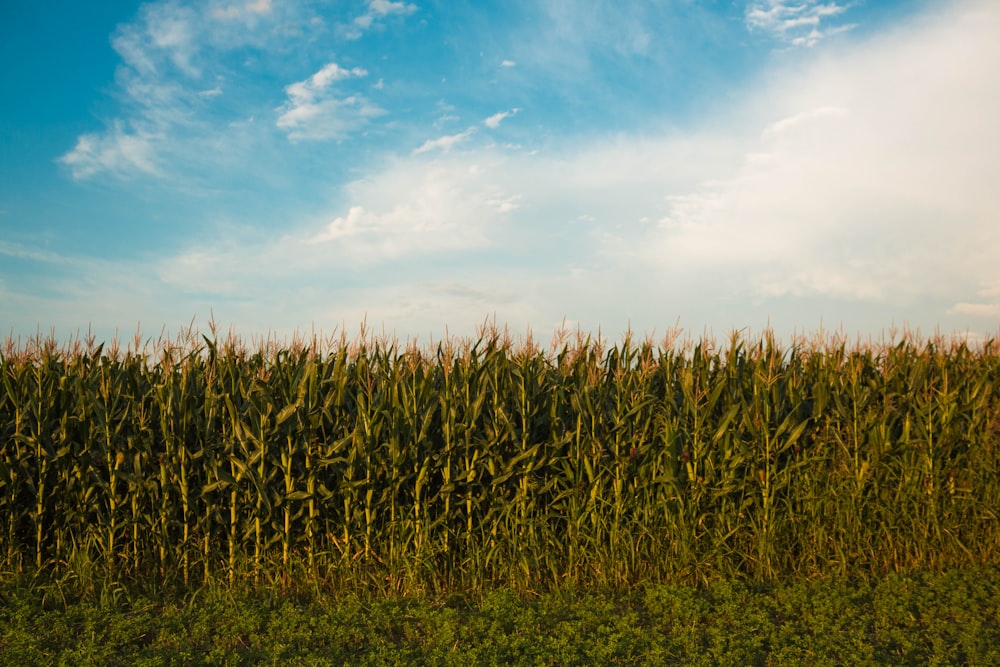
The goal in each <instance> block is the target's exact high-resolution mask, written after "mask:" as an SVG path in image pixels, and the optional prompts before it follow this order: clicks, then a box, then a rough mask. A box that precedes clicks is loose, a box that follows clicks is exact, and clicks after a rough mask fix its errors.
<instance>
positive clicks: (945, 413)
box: [0, 331, 1000, 590]
mask: <svg viewBox="0 0 1000 667" xmlns="http://www.w3.org/2000/svg"><path fill="white" fill-rule="evenodd" d="M327 347H328V349H321V346H320V345H318V344H317V343H316V342H315V341H313V343H312V344H308V345H306V344H302V343H301V342H297V343H295V344H292V345H287V346H275V345H258V346H257V348H256V349H249V350H248V349H247V347H246V346H245V345H244V344H242V343H240V342H239V341H238V340H236V339H233V338H232V337H230V338H229V339H227V340H225V341H222V342H220V341H219V340H218V339H213V338H208V337H200V338H197V337H194V336H188V337H186V338H184V339H183V340H182V341H174V342H173V343H167V344H159V345H157V346H155V349H154V350H153V351H152V352H151V351H150V350H149V349H148V348H143V349H141V350H129V351H126V352H121V351H120V350H118V349H114V350H110V351H106V350H104V349H103V348H102V347H101V346H94V345H93V344H92V342H91V344H89V345H86V346H81V345H79V344H78V345H77V346H76V347H75V348H74V349H67V348H59V347H57V346H56V345H55V344H54V343H53V342H52V341H48V342H43V341H38V340H36V341H35V342H34V344H28V345H15V344H13V343H12V342H11V341H8V342H7V345H6V348H5V350H4V352H3V354H2V355H0V376H2V387H0V522H2V525H0V563H2V564H3V567H4V569H5V570H6V571H7V572H17V571H20V572H25V571H28V572H35V573H53V574H58V573H60V572H66V571H70V570H72V569H73V568H78V569H79V568H90V569H97V570H99V571H101V572H105V573H109V574H110V575H111V576H114V577H115V578H120V579H124V580H151V579H154V580H166V581H178V582H180V581H183V582H184V583H194V582H204V581H209V580H212V579H225V578H228V579H231V580H236V579H242V578H246V577H260V576H265V577H273V576H276V575H277V574H280V576H286V577H287V576H309V577H319V578H323V577H329V578H337V579H338V580H339V581H343V582H345V583H347V584H354V585H359V586H364V585H368V584H371V583H378V584H379V585H387V586H391V587H395V588H398V589H408V588H414V587H421V588H433V589H437V590H444V589H476V588H482V587H485V586H490V585H497V584H501V583H504V584H510V585H517V586H521V587H524V588H538V587H545V586H550V585H555V584H558V583H559V582H563V581H571V582H582V583H587V582H593V583H600V584H606V585H612V586H625V585H628V584H630V583H634V582H637V581H642V580H660V581H663V580H683V581H705V580H709V579H711V578H713V577H716V576H745V577H749V578H753V579H758V580H769V579H773V578H775V577H788V576H815V575H821V574H842V575H852V576H855V575H857V576H866V575H870V574H877V573H879V572H885V571H889V570H908V569H917V568H925V567H947V566H951V565H961V564H972V563H976V564H983V563H996V562H998V561H1000V521H998V516H997V515H998V512H1000V352H998V350H997V348H996V346H995V345H993V344H991V343H988V344H985V345H981V346H977V347H970V346H968V345H966V344H963V343H948V342H944V341H941V340H934V341H921V340H918V339H915V338H912V337H909V338H904V339H903V340H902V341H900V342H897V343H891V344H882V345H871V346H861V345H854V346H850V345H847V344H845V343H844V342H843V341H840V342H837V341H820V342H816V343H813V344H809V343H796V344H793V345H790V346H787V347H782V346H781V345H779V344H778V343H776V342H775V341H774V339H773V338H772V337H770V336H768V335H764V336H761V337H760V338H759V339H756V340H748V339H745V338H743V337H741V336H740V335H734V336H732V337H731V338H730V339H729V340H728V342H727V343H726V344H724V345H717V344H716V343H715V342H714V341H711V340H705V341H700V342H689V343H688V344H686V345H682V346H678V345H659V346H657V345H653V344H650V343H648V342H647V343H635V342H633V341H631V340H628V339H626V340H625V341H624V342H622V343H620V344H618V345H615V346H611V347H609V348H607V349H605V346H604V345H602V344H601V343H600V342H594V341H591V340H589V339H578V340H576V341H575V342H572V343H569V344H563V345H561V346H556V347H555V348H554V349H553V350H552V351H542V350H541V349H540V348H539V347H537V346H536V345H534V344H532V343H531V342H530V340H529V341H528V342H527V343H521V344H517V345H515V344H512V343H511V342H510V340H509V338H507V337H506V336H505V335H502V334H500V333H498V332H496V331H486V332H484V333H483V334H482V335H481V337H480V338H479V339H478V340H470V341H449V342H446V343H443V344H441V345H438V346H437V347H434V348H426V349H419V348H417V347H416V346H414V345H408V346H405V347H401V346H400V345H399V344H398V343H396V342H395V341H391V340H385V339H382V340H371V339H365V338H360V339H358V340H356V341H354V342H352V343H349V344H348V343H347V342H344V341H343V340H342V341H341V343H340V344H336V345H329V346H327Z"/></svg>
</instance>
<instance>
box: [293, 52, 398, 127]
mask: <svg viewBox="0 0 1000 667" xmlns="http://www.w3.org/2000/svg"><path fill="white" fill-rule="evenodd" d="M367 75H368V72H367V71H366V70H364V69H362V68H360V67H354V68H351V69H346V68H343V67H341V66H339V65H338V64H336V63H328V64H326V65H324V66H323V67H322V68H320V69H319V70H318V71H317V72H316V73H315V74H313V75H312V76H310V77H309V78H308V79H304V80H302V81H298V82H296V83H292V84H290V85H288V86H286V87H285V92H286V93H287V95H288V99H287V101H286V102H285V103H284V104H283V105H282V106H281V107H279V108H278V111H279V112H280V115H279V116H278V119H277V121H276V125H277V126H278V128H280V129H282V130H284V131H286V132H287V133H288V138H289V139H291V140H293V141H297V140H321V139H335V138H340V137H343V136H344V135H346V134H347V133H348V132H350V131H351V130H354V129H357V128H359V127H362V126H364V125H365V124H367V123H368V122H369V121H370V120H371V119H372V118H375V117H377V116H380V115H382V114H384V113H385V111H384V110H383V109H381V108H380V107H378V106H377V105H375V104H373V103H371V102H370V101H369V100H368V99H367V98H366V97H364V96H363V95H360V94H353V95H348V96H346V97H336V96H334V90H333V84H334V83H336V82H337V81H341V80H345V79H351V78H359V77H365V76H367Z"/></svg>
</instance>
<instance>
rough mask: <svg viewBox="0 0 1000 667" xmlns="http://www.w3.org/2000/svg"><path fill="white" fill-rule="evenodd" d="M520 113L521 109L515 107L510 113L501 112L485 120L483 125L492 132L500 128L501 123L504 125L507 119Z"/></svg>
mask: <svg viewBox="0 0 1000 667" xmlns="http://www.w3.org/2000/svg"><path fill="white" fill-rule="evenodd" d="M519 111H520V109H518V108H516V107H515V108H513V109H511V110H510V111H501V112H499V113H495V114H493V115H492V116H490V117H489V118H487V119H485V120H483V125H485V126H486V127H488V128H490V129H491V130H495V129H497V128H498V127H500V123H502V122H503V120H504V119H505V118H509V117H510V116H513V115H514V114H516V113H517V112H519Z"/></svg>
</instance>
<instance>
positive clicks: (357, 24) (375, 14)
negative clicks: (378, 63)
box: [343, 0, 417, 39]
mask: <svg viewBox="0 0 1000 667" xmlns="http://www.w3.org/2000/svg"><path fill="white" fill-rule="evenodd" d="M415 11H417V6H416V5H414V4H412V3H409V2H391V1H390V0H368V10H367V11H366V12H365V13H364V14H362V15H360V16H358V17H357V18H355V19H354V22H353V23H352V24H351V25H349V26H344V27H343V35H344V37H345V38H347V39H359V38H360V37H361V35H362V34H364V32H365V31H366V30H370V29H371V28H372V27H373V26H375V25H377V24H378V23H379V22H380V21H382V20H384V19H385V17H387V16H391V15H397V16H409V15H410V14H412V13H414V12H415Z"/></svg>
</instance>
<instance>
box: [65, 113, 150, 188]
mask: <svg viewBox="0 0 1000 667" xmlns="http://www.w3.org/2000/svg"><path fill="white" fill-rule="evenodd" d="M154 140H155V137H151V136H149V135H145V134H142V133H128V132H126V131H125V130H124V129H123V128H122V126H121V123H115V125H114V126H113V127H112V129H111V130H110V131H109V132H107V133H105V134H83V135H81V136H80V137H79V138H77V140H76V146H74V147H73V150H71V151H69V152H68V153H66V154H65V155H63V156H61V157H60V158H59V159H58V161H59V162H60V163H62V164H64V165H66V166H67V167H69V168H70V171H71V172H72V174H73V178H76V179H84V178H89V177H90V176H93V175H94V174H97V173H99V172H105V171H106V172H111V173H112V174H114V175H116V176H120V177H126V176H129V175H132V174H134V173H136V172H140V173H144V174H147V175H155V174H157V173H158V169H157V166H156V160H155V157H154V149H153V144H154Z"/></svg>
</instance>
